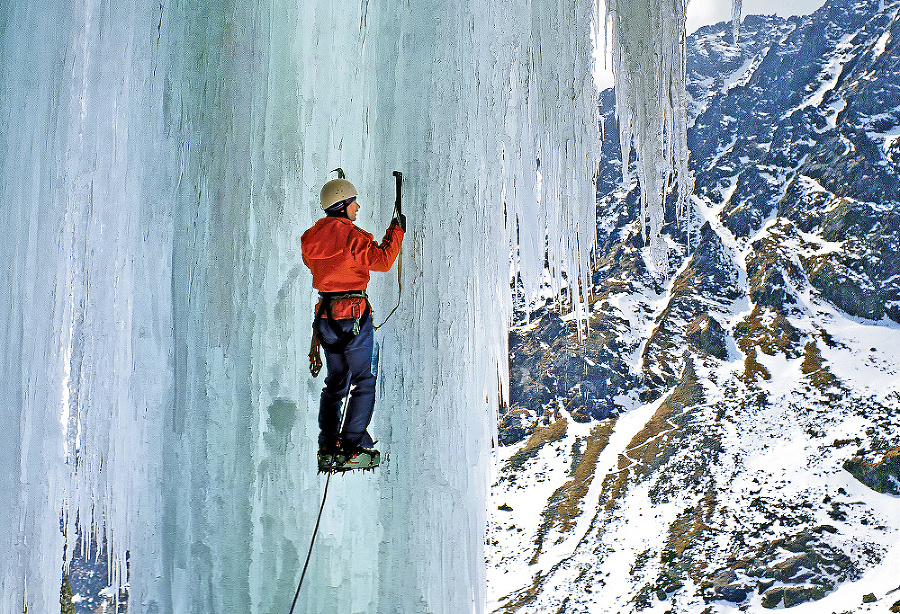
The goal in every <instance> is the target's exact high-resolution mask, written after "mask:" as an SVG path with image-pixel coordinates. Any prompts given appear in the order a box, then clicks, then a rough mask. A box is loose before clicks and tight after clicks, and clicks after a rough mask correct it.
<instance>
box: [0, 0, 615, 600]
mask: <svg viewBox="0 0 900 614" xmlns="http://www.w3.org/2000/svg"><path fill="white" fill-rule="evenodd" d="M347 7H348V5H347V3H338V2H334V3H327V2H312V1H308V2H304V1H301V2H283V1H279V0H276V1H275V2H270V3H263V2H252V1H251V2H242V3H232V2H221V3H220V2H205V3H201V4H196V3H180V2H174V3H170V2H162V3H161V2H157V1H152V2H151V1H138V2H134V3H127V4H123V3H109V2H100V1H99V0H85V1H84V2H79V3H75V4H73V3H70V2H42V3H33V2H25V1H18V0H14V1H11V2H3V3H2V4H0V92H2V97H0V101H2V102H0V135H2V136H0V144H2V147H0V175H2V179H0V195H2V196H0V212H2V217H3V224H2V226H0V258H2V261H3V263H4V267H5V268H4V277H3V283H2V284H0V314H2V317H3V325H2V326H0V346H2V348H3V350H2V352H3V360H2V362H0V401H2V403H3V406H4V407H5V408H7V410H6V411H3V412H0V416H2V417H0V433H2V435H0V437H2V445H0V468H2V471H0V480H2V483H0V486H2V492H3V495H2V496H3V497H4V502H3V505H2V506H0V523H2V526H3V527H4V528H5V530H4V531H3V536H2V537H0V540H2V541H0V552H2V554H0V557H2V559H0V560H2V565H0V591H2V592H0V611H3V612H18V611H21V609H22V608H21V606H22V604H23V603H25V604H27V607H28V610H29V611H34V612H50V611H53V609H54V608H55V607H58V605H57V604H58V599H59V577H60V567H61V565H62V563H63V551H64V550H63V549H64V540H63V536H62V534H61V533H60V531H59V518H60V514H61V513H63V514H64V516H65V518H66V519H67V523H68V531H69V534H70V535H74V532H73V531H72V523H74V522H75V519H76V518H80V519H81V520H82V522H85V523H90V522H93V523H96V524H97V525H98V526H104V527H106V530H107V531H108V535H109V537H110V539H111V540H112V547H113V551H114V552H115V553H116V555H117V557H118V558H117V561H116V564H115V565H114V566H113V568H114V569H116V570H117V573H118V577H117V578H114V579H113V582H119V581H122V580H124V556H125V553H126V552H128V553H129V554H130V559H129V561H130V563H129V564H130V576H129V580H130V591H131V592H130V604H129V606H130V607H129V612H134V613H145V612H146V613H178V614H185V613H191V612H196V613H203V614H208V613H209V612H234V611H246V612H274V611H286V610H287V606H288V604H289V603H290V600H291V597H292V596H293V591H294V588H295V586H296V581H297V578H298V575H299V570H300V568H301V566H302V562H303V559H304V557H305V555H306V549H307V546H308V543H309V542H308V540H309V536H310V533H311V531H312V527H313V524H314V521H315V514H316V512H317V509H318V503H319V500H320V497H321V492H322V485H323V481H322V478H320V477H319V476H317V475H316V468H315V453H314V444H315V439H316V429H317V427H316V421H315V411H314V408H315V407H316V405H317V396H318V391H319V388H320V386H321V380H320V381H314V380H312V379H310V377H309V375H308V373H307V367H306V361H307V359H306V352H307V347H308V345H307V344H308V342H309V323H310V318H311V309H312V305H313V300H314V296H313V293H312V290H311V288H310V283H309V282H310V278H309V276H308V273H307V271H306V269H305V268H304V267H303V265H302V263H301V260H300V256H299V249H298V247H299V237H300V234H301V233H302V231H303V230H304V229H305V228H307V227H308V226H310V225H311V224H312V223H313V221H314V220H315V219H316V217H318V215H319V211H318V209H317V205H316V201H317V193H318V188H319V186H320V185H321V183H322V182H323V181H325V180H326V179H328V178H329V176H328V174H327V172H328V171H329V170H330V169H332V168H334V167H336V166H342V167H343V168H344V169H345V170H346V172H347V173H348V176H349V178H350V179H351V180H352V181H354V182H355V184H356V185H357V187H358V188H359V189H360V192H361V197H360V202H361V204H362V210H361V212H360V219H359V223H360V225H361V226H362V227H364V228H366V229H368V230H370V231H372V232H374V233H375V234H376V235H378V236H380V234H381V233H382V232H383V230H384V227H385V226H386V225H387V223H388V220H389V217H390V209H391V204H392V200H393V181H392V179H391V176H390V173H391V171H392V170H394V169H399V170H401V171H403V173H404V179H405V187H406V191H405V194H404V206H405V211H406V213H407V217H408V219H409V231H408V233H407V236H406V240H405V245H404V253H403V257H402V258H403V269H402V281H403V292H402V297H401V298H402V303H401V307H400V309H399V310H398V311H397V313H396V315H395V316H394V317H393V318H392V319H391V320H390V322H389V323H388V324H387V325H386V326H385V327H384V328H382V329H381V330H380V331H379V332H378V333H377V340H378V342H379V343H380V345H381V364H380V366H379V373H380V376H379V385H378V394H379V400H378V405H377V407H376V415H375V421H374V424H373V427H372V429H371V430H372V433H373V435H374V436H375V437H376V439H378V440H380V447H381V449H382V451H383V453H384V455H385V456H384V462H383V464H382V467H381V468H380V469H379V470H378V471H377V472H376V473H374V474H369V473H367V474H364V475H355V474H354V475H347V476H343V477H340V478H335V479H334V480H333V481H332V487H331V491H330V494H329V501H328V505H327V507H326V511H325V515H324V518H323V526H322V530H321V531H320V534H319V538H318V541H317V543H316V549H315V553H314V556H313V562H312V567H311V572H310V574H309V575H308V576H307V580H306V583H307V584H306V586H305V588H304V591H303V593H302V595H301V598H300V606H299V608H300V610H301V611H309V612H313V611H315V612H341V613H344V612H377V611H391V612H397V611H402V612H448V613H454V614H456V613H458V612H465V611H480V610H481V609H482V608H483V603H484V601H485V597H484V594H483V591H484V588H483V587H484V559H483V535H484V524H485V518H484V516H485V512H484V501H485V499H486V496H487V488H488V477H489V476H488V473H489V468H488V467H489V453H490V447H491V442H492V434H493V432H494V428H495V427H494V425H495V413H496V407H497V404H498V397H499V396H500V394H501V391H502V390H503V389H504V388H505V382H506V373H505V371H506V356H507V354H506V351H507V350H506V328H505V327H506V323H507V321H508V318H509V313H510V309H511V307H510V303H511V301H510V296H509V294H510V293H509V272H510V266H509V257H510V253H511V252H512V253H513V254H514V255H515V257H514V263H513V264H514V267H515V269H514V270H517V271H519V272H520V273H521V279H522V284H523V290H524V292H525V293H526V295H528V296H529V297H536V296H537V292H538V284H539V282H540V281H541V276H542V273H543V271H544V269H545V263H547V264H549V269H550V271H551V273H552V275H551V277H552V280H551V285H553V286H555V287H557V288H559V287H562V286H563V285H567V286H568V288H569V289H570V291H571V294H572V295H574V296H575V297H576V298H577V295H578V292H579V290H580V288H579V284H578V283H576V282H577V280H578V279H579V278H580V277H581V276H583V274H584V273H583V272H581V269H580V268H579V266H578V264H577V263H578V262H583V261H585V259H586V256H587V254H588V253H589V250H590V249H591V247H592V245H593V241H594V232H595V230H594V225H595V211H594V200H595V199H594V187H593V183H592V175H593V173H594V170H595V162H594V160H595V154H596V148H595V143H594V133H595V131H596V125H597V124H596V97H595V90H594V86H593V83H592V81H591V70H590V66H589V63H590V61H591V57H592V54H591V49H590V30H591V28H592V27H593V25H595V24H594V23H593V22H592V18H593V15H594V13H593V11H594V8H593V6H592V3H591V2H589V1H582V0H579V1H577V2H575V3H574V5H573V4H569V5H566V6H562V5H559V4H558V3H556V2H546V1H535V2H531V3H529V4H527V5H526V6H523V5H521V4H520V3H513V2H508V1H501V2H481V3H468V4H461V3H455V2H429V1H426V0H413V1H411V2H404V3H386V4H382V5H375V4H374V3H368V2H361V3H359V4H358V5H355V6H353V8H352V9H351V10H348V8H347ZM396 284H397V282H396V278H395V277H394V274H393V273H391V274H388V275H383V276H380V277H378V278H377V279H375V280H374V281H373V283H372V284H371V286H370V290H371V296H372V300H373V303H374V304H375V309H376V316H375V319H376V322H377V321H380V319H381V317H383V316H384V315H385V314H386V313H387V311H388V310H389V308H390V306H391V305H392V304H393V303H394V301H395V300H396V298H397V285H396ZM581 287H586V283H584V280H583V281H582V286H581ZM438 459H440V462H437V460H438Z"/></svg>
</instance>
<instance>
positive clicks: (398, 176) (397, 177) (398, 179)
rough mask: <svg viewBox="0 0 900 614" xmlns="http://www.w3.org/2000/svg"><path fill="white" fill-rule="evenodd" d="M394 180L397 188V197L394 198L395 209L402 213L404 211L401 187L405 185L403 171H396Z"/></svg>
mask: <svg viewBox="0 0 900 614" xmlns="http://www.w3.org/2000/svg"><path fill="white" fill-rule="evenodd" d="M394 182H395V185H396V188H397V198H396V199H395V200H394V209H395V210H396V211H397V215H400V214H401V213H403V209H402V207H401V202H400V201H401V197H400V189H401V188H402V186H403V173H401V172H400V171H394Z"/></svg>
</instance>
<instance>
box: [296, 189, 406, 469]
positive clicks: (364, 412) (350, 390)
mask: <svg viewBox="0 0 900 614" xmlns="http://www.w3.org/2000/svg"><path fill="white" fill-rule="evenodd" d="M319 196H320V201H321V204H322V208H323V209H324V210H325V217H323V218H322V219H320V220H319V221H318V222H316V224H315V225H314V226H313V227H312V228H310V229H309V230H307V231H306V232H304V233H303V236H302V237H301V239H300V245H301V250H302V253H303V262H304V263H305V264H306V266H308V267H309V269H310V271H312V276H313V281H312V285H313V287H314V288H315V289H316V290H318V291H319V296H320V298H319V301H318V303H317V304H316V309H315V317H314V320H313V343H314V345H315V343H316V341H318V342H319V343H321V346H322V348H323V349H324V350H325V365H326V367H327V369H328V374H327V376H326V378H325V387H324V388H323V389H322V396H321V400H320V403H319V455H320V459H321V458H322V456H323V455H335V454H344V455H346V456H347V457H353V456H354V455H358V454H360V453H368V454H373V453H374V454H376V455H377V451H375V450H373V447H374V445H375V442H374V441H373V440H372V437H371V436H370V435H369V433H368V431H367V430H366V429H367V428H368V426H369V422H370V421H371V419H372V411H373V409H374V407H375V376H374V375H373V374H372V369H371V365H372V349H373V333H374V329H373V326H372V307H371V305H370V304H369V300H368V297H367V296H366V287H367V285H368V283H369V272H370V271H382V272H385V271H389V270H390V268H391V267H392V266H393V264H394V261H395V260H396V259H397V255H398V254H399V252H400V244H401V243H402V241H403V235H404V232H405V231H406V217H405V216H403V215H402V214H400V213H395V216H394V218H393V219H392V220H391V224H390V225H389V226H388V229H387V232H385V235H384V239H383V240H382V241H381V244H378V243H376V242H375V240H374V237H373V236H372V235H371V234H369V233H368V232H366V231H365V230H362V229H361V228H359V227H358V226H356V225H355V224H354V223H353V222H355V221H356V215H357V212H358V211H359V207H360V205H359V202H358V201H357V200H356V199H357V196H358V194H357V191H356V188H355V187H354V186H353V184H352V183H350V182H349V181H347V180H346V179H344V178H340V179H333V180H331V181H329V182H327V183H326V184H325V185H324V186H322V191H321V193H320V195H319ZM311 358H312V356H311ZM319 364H321V363H319ZM316 371H317V370H314V373H315V372H316ZM348 394H349V399H348V400H347V410H346V414H347V415H346V416H345V418H344V421H343V426H342V425H341V410H342V407H343V403H344V399H345V398H346V397H347V395H348ZM320 462H321V461H320ZM320 468H321V466H320Z"/></svg>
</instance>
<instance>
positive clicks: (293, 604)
mask: <svg viewBox="0 0 900 614" xmlns="http://www.w3.org/2000/svg"><path fill="white" fill-rule="evenodd" d="M349 404H350V389H349V388H348V389H347V396H345V397H344V407H343V411H342V412H341V426H340V428H339V429H338V432H339V433H341V432H343V430H344V421H345V420H346V419H347V406H348V405H349ZM336 459H337V450H335V451H334V452H332V453H331V461H330V462H329V463H328V477H327V478H325V490H324V492H323V493H322V504H321V505H320V506H319V515H318V516H317V517H316V527H315V528H314V529H313V533H312V538H311V539H310V540H309V551H308V552H307V553H306V562H305V563H304V564H303V571H302V572H301V573H300V582H298V583H297V591H296V592H295V593H294V601H292V602H291V610H290V612H289V613H288V614H294V608H295V607H296V606H297V599H299V597H300V589H301V588H303V580H304V579H305V578H306V570H307V569H309V562H310V560H311V559H312V552H313V546H315V544H316V535H318V534H319V525H320V524H321V523H322V512H323V511H324V510H325V501H326V500H327V499H328V486H329V484H331V475H332V474H333V473H334V472H333V471H332V469H334V462H335V460H336Z"/></svg>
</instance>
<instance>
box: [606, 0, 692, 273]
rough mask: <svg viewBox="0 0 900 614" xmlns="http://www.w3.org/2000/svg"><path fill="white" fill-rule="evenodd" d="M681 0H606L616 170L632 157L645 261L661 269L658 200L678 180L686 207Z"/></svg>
mask: <svg viewBox="0 0 900 614" xmlns="http://www.w3.org/2000/svg"><path fill="white" fill-rule="evenodd" d="M685 6H686V2H685V0H640V1H639V2H632V1H630V0H607V3H606V28H607V33H608V34H609V36H610V38H611V47H612V58H613V60H612V64H613V66H612V68H613V74H614V78H615V90H616V113H617V116H618V119H619V131H620V140H621V146H622V172H623V175H624V179H626V180H627V177H628V175H629V174H630V169H629V164H628V160H629V157H630V155H631V152H632V151H634V152H635V153H636V156H637V175H638V179H639V181H640V186H641V223H642V225H643V228H644V238H645V240H646V241H647V242H648V243H649V246H650V252H651V265H653V266H655V267H657V269H658V270H659V272H660V273H662V274H665V268H666V247H665V244H664V242H663V239H662V237H661V235H660V233H661V230H662V225H663V221H664V207H665V203H666V199H667V197H668V195H669V193H670V191H671V190H672V189H673V188H675V186H676V184H677V196H676V209H677V212H676V213H677V215H679V216H683V215H685V213H686V208H687V201H688V196H689V195H690V193H691V191H692V190H693V186H692V180H691V177H690V173H689V170H688V155H689V152H688V148H687V116H686V113H687V110H686V105H685V83H684V80H685V49H684V40H685Z"/></svg>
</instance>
